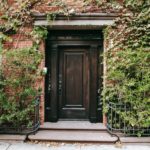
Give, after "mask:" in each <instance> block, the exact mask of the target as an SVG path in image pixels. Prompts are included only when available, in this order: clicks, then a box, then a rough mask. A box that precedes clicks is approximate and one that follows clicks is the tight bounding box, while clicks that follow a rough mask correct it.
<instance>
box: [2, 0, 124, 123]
mask: <svg viewBox="0 0 150 150" xmlns="http://www.w3.org/2000/svg"><path fill="white" fill-rule="evenodd" d="M51 1H52V0H44V1H42V2H40V3H37V4H36V5H35V6H34V8H33V9H32V12H38V13H47V12H51V11H56V12H57V11H60V9H61V8H59V7H58V6H49V4H50V3H51ZM118 1H119V2H120V3H122V1H123V0H118ZM63 2H64V3H65V4H66V5H67V7H68V10H69V11H75V12H77V13H97V12H98V13H100V12H114V10H113V9H112V8H108V9H106V8H105V7H104V8H103V7H100V8H98V7H97V6H96V5H94V4H93V5H85V2H84V1H83V0H63ZM9 4H10V6H13V5H12V4H14V0H9ZM31 31H32V26H27V27H25V28H23V29H21V30H20V31H19V32H18V33H17V34H15V35H12V36H11V37H12V39H13V40H12V41H11V42H7V43H4V47H5V48H24V47H31V46H32V44H33V41H32V39H31V37H30V36H27V34H26V33H30V32H31ZM108 44H109V43H108V41H104V48H105V49H106V48H107V46H108ZM40 51H41V52H42V53H43V55H44V54H45V42H44V41H43V42H41V44H40ZM44 66H45V57H44V59H43V61H42V62H41V65H40V67H41V68H43V67H44ZM105 75H106V63H105V61H104V76H105ZM44 79H45V78H44V77H43V78H42V80H40V81H38V82H37V86H40V87H42V94H41V102H40V121H41V124H43V122H44V112H45V111H44V101H45V98H44V88H45V81H44ZM104 83H105V78H104ZM104 86H105V84H104ZM103 120H104V123H106V117H105V116H104V119H103Z"/></svg>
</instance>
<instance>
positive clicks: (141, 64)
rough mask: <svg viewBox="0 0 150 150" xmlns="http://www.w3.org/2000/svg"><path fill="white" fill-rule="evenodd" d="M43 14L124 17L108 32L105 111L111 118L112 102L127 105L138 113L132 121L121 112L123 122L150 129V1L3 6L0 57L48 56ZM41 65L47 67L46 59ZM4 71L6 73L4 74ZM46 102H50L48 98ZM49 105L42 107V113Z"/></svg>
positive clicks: (23, 0)
mask: <svg viewBox="0 0 150 150" xmlns="http://www.w3.org/2000/svg"><path fill="white" fill-rule="evenodd" d="M41 13H45V14H47V19H48V20H54V19H55V18H56V17H57V15H59V14H64V15H66V16H69V15H74V14H77V13H117V14H118V18H117V19H116V21H115V24H114V25H113V26H111V27H107V28H106V29H105V31H104V35H105V51H106V52H105V54H104V57H105V64H106V68H105V76H104V81H105V82H104V89H103V98H104V104H105V105H104V110H105V112H107V104H108V103H109V102H114V103H120V102H121V103H127V104H128V105H130V106H131V107H132V108H133V111H131V112H129V113H130V114H132V115H125V114H123V113H122V112H121V113H120V115H121V116H122V118H123V119H125V120H126V121H127V122H128V124H129V125H131V126H136V125H137V124H138V126H141V127H149V126H150V118H149V116H150V91H149V89H150V72H149V69H148V68H149V66H150V64H149V62H150V61H149V60H150V49H149V46H150V44H149V42H150V39H149V37H150V22H149V20H150V1H149V0H101V1H99V0H0V56H1V55H2V51H4V50H5V51H6V50H7V51H9V50H11V49H15V50H16V49H22V48H24V47H28V48H30V49H34V50H35V51H37V50H39V49H40V50H41V51H40V52H42V53H44V44H43V40H44V39H45V38H46V36H47V28H46V27H34V26H33V22H34V17H33V14H41ZM41 45H42V46H41ZM41 47H42V48H41ZM43 58H44V57H43ZM39 65H40V66H41V68H42V67H44V59H43V61H42V63H41V64H39ZM1 68H2V67H1ZM0 70H1V73H2V69H0ZM42 82H43V80H42ZM42 92H44V91H42ZM42 94H44V93H42ZM42 99H43V101H44V97H43V98H42ZM43 105H44V104H43V103H42V105H41V107H42V108H43V107H44V106H43ZM43 109H44V108H43ZM43 112H44V111H43ZM128 116H132V117H128ZM43 121H44V116H42V122H43Z"/></svg>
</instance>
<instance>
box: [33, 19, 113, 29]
mask: <svg viewBox="0 0 150 150" xmlns="http://www.w3.org/2000/svg"><path fill="white" fill-rule="evenodd" d="M113 23H114V20H55V21H51V22H48V21H47V20H35V22H34V25H35V26H41V25H43V26H100V27H103V26H109V25H112V24H113Z"/></svg>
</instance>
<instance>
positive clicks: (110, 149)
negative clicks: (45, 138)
mask: <svg viewBox="0 0 150 150" xmlns="http://www.w3.org/2000/svg"><path fill="white" fill-rule="evenodd" d="M0 150H150V144H145V145H141V144H136V145H126V144H124V145H123V146H122V147H116V145H115V144H113V145H106V144H105V145H102V144H94V143H93V144H87V143H84V144H80V143H69V144H68V143H58V144H57V143H56V144H51V143H44V144H42V143H40V144H34V143H17V142H16V143H14V142H12V143H8V142H0Z"/></svg>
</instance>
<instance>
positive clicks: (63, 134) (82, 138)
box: [28, 130, 117, 143]
mask: <svg viewBox="0 0 150 150" xmlns="http://www.w3.org/2000/svg"><path fill="white" fill-rule="evenodd" d="M28 138H29V140H31V141H61V142H62V141H63V142H99V143H114V142H115V141H116V140H117V138H116V137H112V136H111V135H110V134H109V133H107V132H101V131H85V130H84V131H78V130H40V131H38V132H37V133H36V134H35V135H29V136H28Z"/></svg>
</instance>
